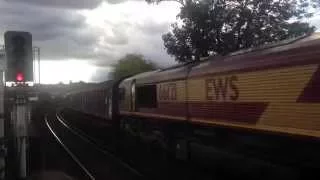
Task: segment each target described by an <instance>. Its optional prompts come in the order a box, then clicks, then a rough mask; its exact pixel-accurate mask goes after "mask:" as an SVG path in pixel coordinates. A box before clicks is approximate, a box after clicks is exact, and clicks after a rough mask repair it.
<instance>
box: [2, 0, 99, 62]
mask: <svg viewBox="0 0 320 180" xmlns="http://www.w3.org/2000/svg"><path fill="white" fill-rule="evenodd" d="M0 22H1V23H0V33H2V34H3V33H4V32H5V31H8V30H18V31H29V32H31V33H32V36H33V40H34V42H33V44H34V46H39V47H40V48H41V58H42V59H44V60H46V59H50V60H54V59H70V58H80V59H81V58H88V57H95V55H94V53H92V52H93V50H94V46H95V44H96V43H97V41H98V37H99V32H96V31H95V30H94V29H90V28H89V27H88V25H87V24H86V22H85V17H84V16H82V15H80V14H79V13H77V12H75V11H72V10H67V9H56V8H38V7H36V6H29V5H25V4H18V5H17V4H15V3H6V2H0Z"/></svg>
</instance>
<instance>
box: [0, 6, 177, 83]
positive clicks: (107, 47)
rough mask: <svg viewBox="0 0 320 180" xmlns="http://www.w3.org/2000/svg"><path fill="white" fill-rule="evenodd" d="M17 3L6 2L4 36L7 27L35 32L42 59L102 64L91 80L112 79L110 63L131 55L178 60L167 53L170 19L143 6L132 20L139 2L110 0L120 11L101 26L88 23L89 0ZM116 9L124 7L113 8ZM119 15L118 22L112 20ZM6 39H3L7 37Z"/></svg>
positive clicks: (0, 13)
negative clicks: (165, 40) (164, 37)
mask: <svg viewBox="0 0 320 180" xmlns="http://www.w3.org/2000/svg"><path fill="white" fill-rule="evenodd" d="M17 1H18V0H13V1H6V2H5V1H0V33H1V34H4V32H5V31H7V30H17V31H29V32H31V33H32V35H33V40H34V41H33V44H34V46H38V47H40V49H41V60H66V59H76V60H86V61H89V63H90V64H92V65H94V66H96V67H98V70H97V72H96V73H95V75H93V76H92V78H91V79H92V80H93V81H100V80H103V79H106V77H107V76H108V75H107V74H108V72H109V71H110V69H108V68H106V67H110V66H112V65H113V64H115V63H116V62H117V60H118V59H120V58H121V57H123V56H125V55H126V54H127V53H140V54H143V55H144V56H145V57H146V58H148V59H151V60H153V61H154V62H156V63H157V64H160V65H170V64H172V62H173V60H172V58H171V57H169V56H168V55H166V52H165V50H164V48H163V42H162V39H161V35H162V34H163V33H165V32H166V31H167V29H168V27H169V23H168V22H166V21H164V22H163V21H160V23H159V22H157V19H156V18H154V16H150V17H148V16H147V15H146V16H145V15H143V13H141V14H139V11H140V10H138V14H136V17H133V18H131V15H132V14H134V13H137V12H136V10H134V9H131V7H129V5H133V4H134V3H132V4H130V3H124V4H117V5H114V4H113V5H111V3H115V0H114V1H110V0H109V1H107V2H108V3H109V4H107V3H105V4H104V5H105V6H108V7H107V9H106V10H108V8H110V11H109V12H112V13H115V14H112V13H110V14H108V16H107V17H106V18H105V19H102V22H101V23H99V24H98V25H97V26H95V25H92V24H91V25H90V24H88V22H87V20H88V19H87V18H88V17H85V16H84V15H85V13H83V12H84V11H82V10H81V11H79V9H81V8H83V7H85V3H84V0H80V1H77V0H75V1H77V2H79V4H77V5H74V2H75V1H68V2H65V1H62V0H59V1H57V2H56V4H53V2H54V1H52V2H51V0H50V2H49V0H46V1H43V2H40V0H38V1H39V2H40V3H39V4H37V5H35V2H38V1H36V0H31V1H30V3H17ZM20 1H21V2H22V0H20ZM131 1H132V0H131ZM137 1H138V0H137ZM140 1H144V0H140ZM11 2H14V3H11ZM26 2H29V1H26ZM88 2H90V0H88ZM98 2H100V1H94V2H93V3H92V4H91V5H88V6H87V7H94V6H96V5H95V4H98ZM117 2H118V3H120V1H117ZM121 2H124V1H121ZM40 5H41V6H40ZM140 5H143V7H144V8H147V7H148V6H147V5H146V4H145V3H142V2H141V3H137V4H135V9H136V8H138V7H140ZM71 6H72V7H71ZM52 7H54V8H52ZM57 7H61V8H57ZM115 7H116V8H118V9H117V10H116V11H114V12H113V11H112V10H113V8H115ZM90 11H91V10H90ZM149 11H150V9H149ZM113 15H114V16H115V18H117V21H114V19H112V18H109V17H113ZM0 40H3V35H2V36H1V37H0ZM2 43H3V42H2Z"/></svg>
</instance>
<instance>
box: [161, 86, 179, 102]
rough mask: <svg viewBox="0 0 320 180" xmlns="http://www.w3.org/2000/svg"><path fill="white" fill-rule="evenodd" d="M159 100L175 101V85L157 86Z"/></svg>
mask: <svg viewBox="0 0 320 180" xmlns="http://www.w3.org/2000/svg"><path fill="white" fill-rule="evenodd" d="M159 100H177V88H176V84H174V83H170V84H160V85H159Z"/></svg>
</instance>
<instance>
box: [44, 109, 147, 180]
mask: <svg viewBox="0 0 320 180" xmlns="http://www.w3.org/2000/svg"><path fill="white" fill-rule="evenodd" d="M45 124H46V126H47V128H48V130H49V131H50V133H51V134H52V136H53V137H54V138H55V139H56V141H57V143H59V144H60V145H61V146H62V147H63V149H64V150H65V151H66V153H67V154H68V155H69V156H70V157H71V158H72V159H73V160H74V161H75V162H76V163H77V165H78V166H79V167H80V169H81V170H82V171H83V172H84V174H85V177H83V179H90V180H93V179H94V180H95V179H117V180H131V179H133V180H138V179H139V180H140V179H144V178H145V177H144V176H143V175H142V174H141V173H140V172H138V171H137V170H135V169H134V168H132V167H130V166H129V165H128V164H126V163H125V162H123V161H122V160H121V159H119V158H118V157H116V156H115V155H113V154H112V153H110V152H108V151H106V150H105V149H102V148H100V147H98V146H97V145H96V144H95V142H94V141H93V139H91V138H90V137H88V136H86V135H85V134H82V133H79V132H78V131H76V130H74V129H73V128H72V127H70V126H69V125H68V124H67V123H65V122H64V121H63V120H62V119H61V117H59V115H58V114H55V115H51V116H46V119H45ZM57 158H58V157H57Z"/></svg>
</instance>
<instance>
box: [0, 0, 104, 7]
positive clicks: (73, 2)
mask: <svg viewBox="0 0 320 180" xmlns="http://www.w3.org/2000/svg"><path fill="white" fill-rule="evenodd" d="M5 1H7V2H11V3H17V4H18V3H24V4H28V5H37V6H47V7H58V8H70V9H93V8H95V7H97V6H98V5H99V4H100V3H101V2H102V1H103V0H5Z"/></svg>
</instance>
